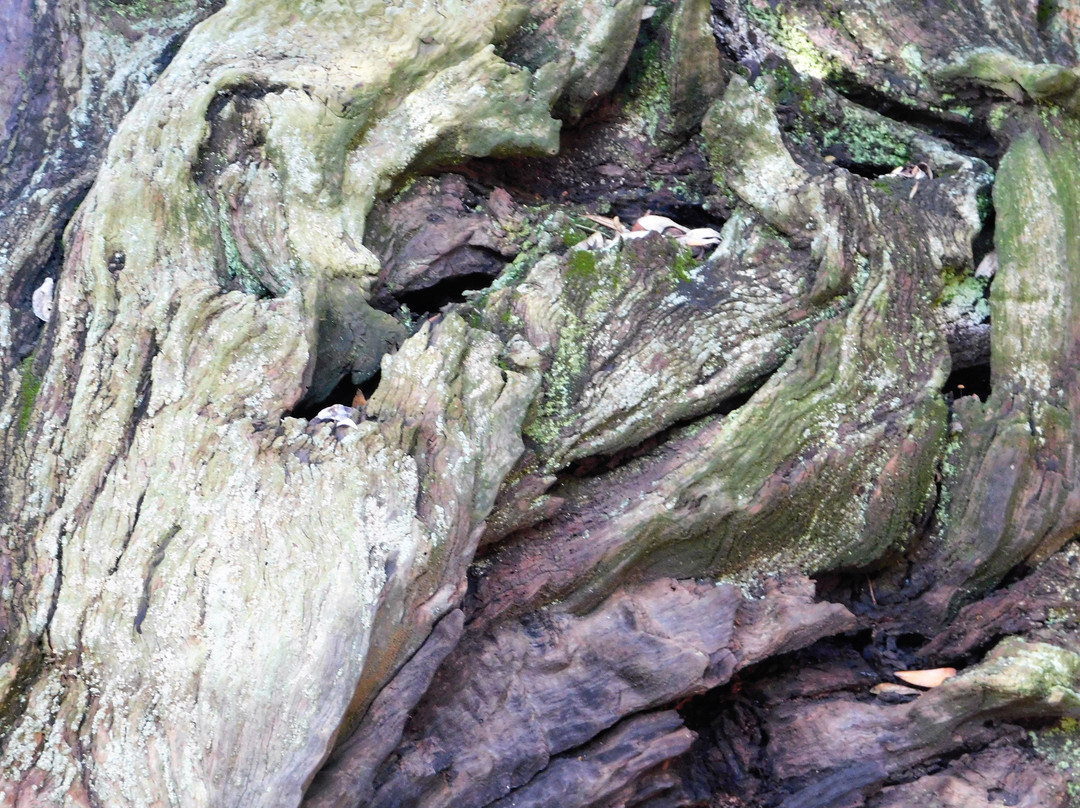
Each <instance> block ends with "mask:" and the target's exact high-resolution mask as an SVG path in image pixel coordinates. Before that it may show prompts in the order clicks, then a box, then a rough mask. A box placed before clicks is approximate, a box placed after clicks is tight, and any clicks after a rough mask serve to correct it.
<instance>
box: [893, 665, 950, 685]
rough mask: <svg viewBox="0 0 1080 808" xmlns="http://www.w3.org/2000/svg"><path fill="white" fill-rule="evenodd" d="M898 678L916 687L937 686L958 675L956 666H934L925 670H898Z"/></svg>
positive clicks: (896, 675) (896, 674)
mask: <svg viewBox="0 0 1080 808" xmlns="http://www.w3.org/2000/svg"><path fill="white" fill-rule="evenodd" d="M893 675H894V676H895V677H896V678H897V679H900V680H901V681H904V682H907V683H908V684H909V685H915V687H937V686H938V685H940V684H941V683H942V682H944V681H945V680H946V679H951V678H952V677H953V676H956V668H932V669H930V670H925V671H897V672H896V673H894V674H893Z"/></svg>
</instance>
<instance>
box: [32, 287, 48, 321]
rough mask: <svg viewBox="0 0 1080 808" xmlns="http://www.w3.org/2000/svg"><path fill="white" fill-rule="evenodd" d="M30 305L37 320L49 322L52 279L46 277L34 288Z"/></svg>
mask: <svg viewBox="0 0 1080 808" xmlns="http://www.w3.org/2000/svg"><path fill="white" fill-rule="evenodd" d="M30 306H31V308H32V309H33V310H34V314H36V315H37V318H38V319H39V320H42V321H43V322H46V323H47V322H49V320H50V319H51V318H52V311H53V279H52V278H46V279H45V280H44V282H42V284H41V286H39V287H38V288H37V289H35V290H34V296H33V297H32V298H31V301H30Z"/></svg>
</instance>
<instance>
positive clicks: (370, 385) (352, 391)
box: [287, 371, 382, 421]
mask: <svg viewBox="0 0 1080 808" xmlns="http://www.w3.org/2000/svg"><path fill="white" fill-rule="evenodd" d="M381 380H382V373H381V372H380V371H375V375H374V376H372V377H371V378H369V379H368V380H367V381H364V382H361V383H360V384H359V385H357V384H353V380H352V376H351V375H350V374H348V373H346V374H345V377H344V378H343V379H342V380H341V381H340V382H338V383H337V386H336V387H335V388H334V389H333V390H331V391H330V395H328V396H327V397H326V398H324V399H322V400H321V401H311V402H301V404H300V406H298V407H297V408H296V409H295V410H293V411H292V412H290V413H287V417H290V418H303V419H305V420H307V421H310V420H311V419H312V418H314V417H315V416H316V415H318V414H319V413H320V412H321V411H322V410H324V409H326V408H327V407H332V406H333V405H334V404H342V405H344V406H346V407H351V406H353V402H354V401H355V400H356V394H357V392H359V393H360V394H362V395H363V397H364V399H365V400H366V399H369V398H371V394H372V393H374V392H375V389H376V388H377V387H378V386H379V382H380V381H381Z"/></svg>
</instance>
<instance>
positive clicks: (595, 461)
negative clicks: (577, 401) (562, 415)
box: [559, 374, 771, 479]
mask: <svg viewBox="0 0 1080 808" xmlns="http://www.w3.org/2000/svg"><path fill="white" fill-rule="evenodd" d="M770 375H771V374H770ZM768 379H769V376H763V377H762V378H760V379H757V380H756V381H754V382H753V384H752V385H751V386H750V387H748V388H747V389H745V390H744V391H743V392H741V393H737V394H736V395H734V396H731V397H730V398H726V399H724V400H723V401H721V402H720V404H718V405H717V406H716V408H715V409H713V410H711V411H709V412H707V413H705V414H704V415H701V416H696V417H694V418H688V419H686V420H683V421H676V422H675V423H674V424H672V425H671V426H669V427H668V428H667V429H663V430H661V431H659V432H657V433H656V434H655V435H650V436H649V437H648V438H645V440H643V441H641V442H640V443H637V444H635V445H633V446H629V447H627V448H625V449H621V450H619V451H617V452H614V453H612V454H609V455H604V454H598V455H590V456H589V457H583V458H581V460H578V461H577V462H575V463H572V464H570V465H569V466H567V468H566V469H565V470H564V471H563V472H561V473H560V474H559V476H560V477H561V478H563V479H566V478H568V477H576V478H577V479H581V478H584V477H599V476H600V475H601V474H607V473H608V472H611V471H614V470H615V469H617V468H619V467H620V466H623V465H625V464H627V463H629V462H630V461H631V460H634V459H635V458H638V457H642V456H643V455H647V454H650V453H651V452H653V451H654V450H656V449H658V448H660V447H661V446H663V445H664V444H665V443H667V442H668V441H669V440H671V438H672V436H673V435H674V434H675V433H676V432H677V431H678V430H680V429H683V428H684V427H686V426H688V425H690V424H692V423H694V422H695V421H699V420H701V419H702V418H708V417H710V416H716V415H721V416H727V415H730V414H731V413H733V412H735V410H737V409H739V407H741V406H743V405H744V404H746V403H747V402H748V401H749V400H750V399H751V397H753V395H754V393H756V392H757V391H758V390H760V389H761V387H762V386H763V385H764V384H765V382H766V381H768Z"/></svg>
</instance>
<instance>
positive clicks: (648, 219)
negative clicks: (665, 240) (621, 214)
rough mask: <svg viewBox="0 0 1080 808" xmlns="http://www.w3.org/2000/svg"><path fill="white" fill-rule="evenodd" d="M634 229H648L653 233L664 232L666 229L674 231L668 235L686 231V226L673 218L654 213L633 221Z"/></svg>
mask: <svg viewBox="0 0 1080 808" xmlns="http://www.w3.org/2000/svg"><path fill="white" fill-rule="evenodd" d="M634 230H649V231H651V232H653V233H666V232H667V231H668V230H674V231H675V232H674V233H671V234H669V235H679V234H682V233H685V232H686V228H685V227H683V226H682V225H681V224H679V223H678V222H676V221H675V220H673V219H669V218H668V217H667V216H657V215H656V214H655V213H649V214H646V215H645V216H642V217H641V218H640V219H638V220H637V221H636V222H634Z"/></svg>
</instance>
